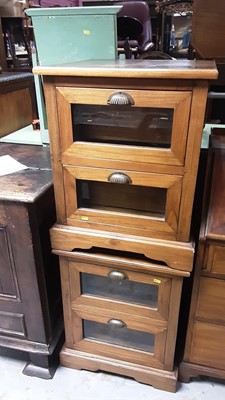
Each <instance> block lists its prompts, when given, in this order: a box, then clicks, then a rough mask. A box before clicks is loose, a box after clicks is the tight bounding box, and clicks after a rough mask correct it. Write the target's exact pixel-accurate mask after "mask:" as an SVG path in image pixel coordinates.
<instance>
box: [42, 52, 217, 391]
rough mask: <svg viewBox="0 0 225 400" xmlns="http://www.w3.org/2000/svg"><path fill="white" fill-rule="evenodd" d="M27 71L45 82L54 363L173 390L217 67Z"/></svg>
mask: <svg viewBox="0 0 225 400" xmlns="http://www.w3.org/2000/svg"><path fill="white" fill-rule="evenodd" d="M35 72H36V73H38V74H42V75H44V83H45V96H46V102H47V112H48V123H49V133H50V144H51V154H52V166H53V174H54V188H55V197H56V207H57V223H56V224H55V225H54V227H52V229H51V240H52V248H53V251H54V253H56V254H58V255H59V257H60V266H61V281H62V291H63V300H64V319H65V332H66V342H65V346H64V348H63V350H62V351H61V363H62V365H64V366H68V367H71V368H77V369H82V368H84V369H89V370H98V369H101V370H104V371H110V372H113V373H118V374H122V375H126V376H131V377H133V378H135V379H137V380H138V381H140V382H144V383H147V384H150V385H153V386H154V387H157V388H160V389H164V390H168V391H175V390H176V382H177V371H176V368H175V367H174V352H175V344H176V336H177V324H178V314H179V306H180V297H181V290H182V281H183V278H184V277H188V276H189V274H190V272H191V270H192V267H193V255H194V247H193V244H192V243H191V240H190V237H191V236H190V224H191V216H192V205H193V197H194V192H195V183H196V174H197V168H198V159H199V152H200V145H201V136H202V127H203V122H204V113H205V104H206V99H207V91H208V80H209V79H215V78H216V76H217V71H216V69H215V67H214V63H211V62H201V61H200V62H190V61H181V62H180V61H179V62H178V61H169V62H168V61H160V62H158V61H147V60H145V61H136V60H134V61H132V60H129V61H116V62H113V61H112V62H111V61H107V62H100V61H95V62H94V61H93V62H89V63H88V62H86V63H80V64H76V65H74V66H71V65H70V66H64V67H57V66H53V67H37V68H36V69H35Z"/></svg>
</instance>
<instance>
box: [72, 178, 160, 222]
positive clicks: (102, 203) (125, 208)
mask: <svg viewBox="0 0 225 400" xmlns="http://www.w3.org/2000/svg"><path fill="white" fill-rule="evenodd" d="M76 187H77V197H78V198H77V203H78V208H91V209H100V210H105V211H111V212H120V213H127V214H135V215H145V216H149V217H153V218H159V219H165V209H166V194H167V190H166V189H162V188H154V187H146V186H136V185H121V184H119V183H107V182H97V181H84V180H83V181H81V180H79V179H78V180H77V181H76Z"/></svg>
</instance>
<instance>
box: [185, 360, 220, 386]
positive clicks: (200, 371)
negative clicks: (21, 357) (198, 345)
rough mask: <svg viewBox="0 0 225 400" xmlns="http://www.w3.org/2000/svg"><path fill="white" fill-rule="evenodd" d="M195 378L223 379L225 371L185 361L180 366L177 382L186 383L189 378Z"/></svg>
mask: <svg viewBox="0 0 225 400" xmlns="http://www.w3.org/2000/svg"><path fill="white" fill-rule="evenodd" d="M197 376H210V377H212V378H218V379H225V371H224V370H221V369H217V368H210V367H206V366H204V365H199V364H193V363H189V362H185V361H183V362H182V363H181V364H180V366H179V382H184V383H188V382H190V379H191V378H196V377H197Z"/></svg>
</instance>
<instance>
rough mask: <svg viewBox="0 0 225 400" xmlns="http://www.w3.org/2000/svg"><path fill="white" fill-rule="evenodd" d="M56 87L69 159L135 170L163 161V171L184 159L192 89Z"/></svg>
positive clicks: (64, 149)
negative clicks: (124, 166) (126, 166)
mask: <svg viewBox="0 0 225 400" xmlns="http://www.w3.org/2000/svg"><path fill="white" fill-rule="evenodd" d="M56 93H57V104H58V115H59V134H60V142H61V151H62V162H63V163H64V164H70V165H77V162H78V160H79V162H80V165H83V166H87V165H90V164H89V163H90V161H89V160H92V161H91V162H92V165H93V166H94V165H95V166H98V165H99V160H102V161H103V160H104V163H105V166H106V165H107V160H108V163H110V162H111V161H114V162H115V161H116V164H117V165H118V163H120V162H122V163H127V164H128V165H129V167H128V168H129V169H130V168H131V169H133V170H138V169H139V167H140V168H141V169H142V170H143V165H144V166H145V168H146V169H147V170H148V168H149V164H160V165H164V172H167V168H166V166H183V165H184V161H185V153H186V145H187V134H188V120H189V113H190V104H191V97H192V94H191V92H189V91H180V92H179V91H163V90H162V91H157V90H153V91H151V90H130V89H129V90H123V91H121V90H120V89H118V90H117V89H97V88H91V89H89V88H73V87H67V88H66V87H57V90H56ZM108 165H109V164H108ZM132 165H133V167H132Z"/></svg>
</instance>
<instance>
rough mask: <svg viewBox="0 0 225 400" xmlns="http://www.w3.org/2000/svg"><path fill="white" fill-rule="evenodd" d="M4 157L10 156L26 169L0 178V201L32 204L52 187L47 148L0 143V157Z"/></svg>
mask: <svg viewBox="0 0 225 400" xmlns="http://www.w3.org/2000/svg"><path fill="white" fill-rule="evenodd" d="M4 155H10V156H11V157H13V158H14V159H16V160H17V161H19V162H21V163H22V164H24V165H26V166H27V167H28V169H26V170H23V171H19V172H16V173H13V174H9V175H4V176H0V201H1V200H5V201H19V202H26V203H32V202H34V201H35V200H36V199H37V198H38V197H39V196H40V195H41V194H42V193H43V192H44V191H45V190H47V189H48V188H49V186H50V185H52V170H51V161H50V156H49V149H48V148H47V147H42V146H31V145H21V144H8V143H1V144H0V157H1V156H4Z"/></svg>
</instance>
